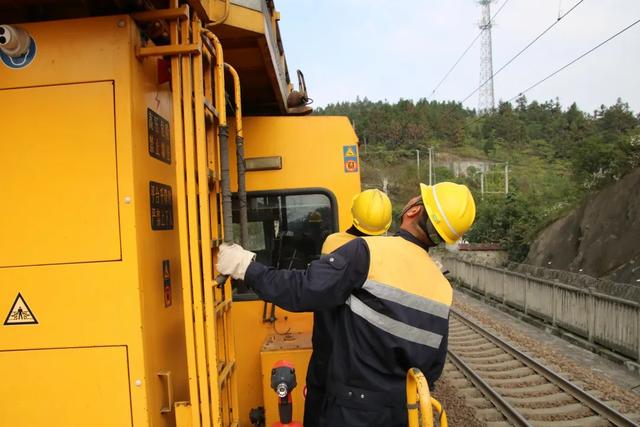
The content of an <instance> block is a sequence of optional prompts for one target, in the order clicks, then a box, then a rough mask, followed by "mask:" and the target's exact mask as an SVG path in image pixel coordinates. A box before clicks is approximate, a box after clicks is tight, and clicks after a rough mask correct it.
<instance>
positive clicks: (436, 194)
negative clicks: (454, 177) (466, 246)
mask: <svg viewBox="0 0 640 427" xmlns="http://www.w3.org/2000/svg"><path fill="white" fill-rule="evenodd" d="M420 195H421V196H422V203H424V207H425V209H426V210H427V215H428V216H429V219H430V220H431V223H432V224H433V226H434V227H435V229H436V231H437V232H438V234H439V235H440V237H442V239H443V240H444V241H445V242H447V243H454V242H455V241H457V240H458V239H460V237H462V235H463V234H464V233H466V232H467V230H469V228H471V225H472V224H473V220H474V219H475V217H476V203H475V202H474V201H473V196H472V195H471V191H469V188H467V186H466V185H461V184H455V183H453V182H439V183H438V184H436V185H425V184H420Z"/></svg>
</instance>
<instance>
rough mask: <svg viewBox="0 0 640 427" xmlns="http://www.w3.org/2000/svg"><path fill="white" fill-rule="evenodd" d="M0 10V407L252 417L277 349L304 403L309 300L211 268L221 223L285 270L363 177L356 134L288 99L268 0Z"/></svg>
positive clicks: (34, 0) (246, 421)
mask: <svg viewBox="0 0 640 427" xmlns="http://www.w3.org/2000/svg"><path fill="white" fill-rule="evenodd" d="M0 18H1V19H2V20H3V21H4V22H0V24H5V25H2V26H0V59H1V60H2V63H0V105H1V106H2V115H1V116H0V117H1V119H0V120H1V122H0V123H1V129H2V132H1V133H0V135H1V137H0V159H2V163H3V165H2V167H1V168H0V200H1V203H2V209H1V210H0V316H2V318H1V319H0V320H2V321H3V324H2V325H0V379H1V381H0V425H1V426H9V425H20V426H22V427H25V426H56V427H62V426H65V427H66V426H81V425H82V426H110V427H111V426H148V425H153V426H174V425H177V426H193V427H196V426H237V425H245V426H248V425H252V422H251V421H250V417H249V414H250V412H251V411H252V410H253V415H254V416H259V415H260V410H259V409H258V408H260V407H262V408H265V411H264V413H265V417H266V425H271V423H272V422H273V421H275V420H276V416H277V413H276V409H275V405H276V396H275V393H274V392H273V391H272V390H271V389H270V388H269V384H268V383H269V380H268V376H269V375H270V372H269V371H270V367H271V365H272V364H273V362H274V361H276V360H278V359H283V358H284V359H288V360H290V361H292V362H293V363H294V364H295V366H296V367H297V368H298V370H297V371H298V373H297V377H298V382H299V385H300V386H299V387H298V388H297V389H296V390H295V392H294V401H295V402H296V403H295V413H294V419H296V420H300V421H301V420H302V411H303V404H304V403H303V396H302V391H303V389H304V376H305V371H306V364H307V362H308V359H309V355H310V351H311V348H310V339H309V334H310V331H311V327H312V317H311V315H310V314H309V313H304V314H300V313H288V312H285V311H283V310H280V309H275V307H273V306H271V305H268V304H266V303H264V302H263V301H260V300H258V299H257V297H256V296H255V294H253V293H251V292H250V291H248V290H246V289H244V287H243V286H242V284H241V283H240V284H232V283H231V281H230V280H227V281H225V280H224V278H222V279H220V278H217V277H216V272H215V270H214V265H215V256H216V254H217V248H218V246H219V245H220V244H221V243H222V242H223V241H230V240H231V239H232V238H235V240H236V241H239V242H241V243H242V244H243V245H244V246H245V247H247V248H248V249H250V250H252V251H254V252H256V253H257V255H258V260H259V261H261V262H264V263H266V264H270V265H274V266H277V267H279V268H304V267H305V266H306V264H307V263H309V262H311V261H312V260H313V259H315V258H317V257H318V256H319V254H320V247H321V245H322V241H323V240H324V237H326V236H327V235H328V234H330V233H332V232H334V231H338V230H339V229H342V230H343V229H345V228H348V226H349V225H350V223H351V217H350V214H349V208H350V202H351V199H352V197H353V195H354V194H355V193H357V192H358V191H360V176H359V160H358V141H357V137H356V135H355V133H354V131H353V129H352V128H351V126H350V124H349V122H348V120H347V119H346V118H341V117H319V116H304V115H305V114H307V113H309V112H310V111H311V109H310V108H309V107H308V106H307V105H306V104H307V102H308V98H307V95H306V86H305V83H304V77H303V76H302V74H301V73H298V77H299V82H300V87H299V89H298V90H293V85H292V84H291V82H290V79H289V72H288V70H287V64H286V61H285V56H284V52H283V49H282V43H281V40H280V34H279V30H278V20H279V13H278V12H277V11H276V10H275V9H274V5H273V2H272V1H265V0H234V1H229V0H226V1H221V0H208V1H206V0H202V1H198V0H188V1H186V2H182V1H178V0H171V1H166V0H150V1H144V2H142V1H133V0H131V1H128V0H118V1H116V0H113V1H91V0H87V1H82V2H78V1H73V0H61V1H54V2H52V1H44V0H21V1H12V0H0ZM227 111H229V112H233V113H234V114H233V117H229V120H228V119H227ZM422 400H425V398H423V399H422ZM421 403H424V402H421ZM416 420H417V418H416Z"/></svg>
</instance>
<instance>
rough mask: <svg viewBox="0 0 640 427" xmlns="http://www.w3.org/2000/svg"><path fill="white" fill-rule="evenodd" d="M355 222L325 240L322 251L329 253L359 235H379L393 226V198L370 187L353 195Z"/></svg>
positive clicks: (352, 214)
mask: <svg viewBox="0 0 640 427" xmlns="http://www.w3.org/2000/svg"><path fill="white" fill-rule="evenodd" d="M351 216H352V218H353V222H352V225H351V227H350V228H349V229H348V230H347V231H343V232H339V233H333V234H331V235H330V236H329V237H327V239H326V240H325V241H324V244H323V245H322V253H323V254H328V253H330V252H333V251H334V250H336V249H337V248H339V247H340V246H342V245H344V244H345V243H347V242H349V241H350V240H352V239H355V238H356V237H359V236H379V235H381V234H384V233H386V232H387V230H389V227H390V226H391V219H392V215H391V200H389V197H388V196H387V195H386V194H385V193H383V192H382V191H380V190H377V189H370V190H364V191H363V192H361V193H358V194H356V195H355V196H353V200H352V202H351Z"/></svg>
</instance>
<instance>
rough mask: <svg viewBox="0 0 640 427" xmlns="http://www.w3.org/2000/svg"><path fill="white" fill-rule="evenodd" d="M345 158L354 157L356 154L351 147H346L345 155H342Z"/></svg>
mask: <svg viewBox="0 0 640 427" xmlns="http://www.w3.org/2000/svg"><path fill="white" fill-rule="evenodd" d="M344 155H345V157H355V155H356V153H355V151H354V150H353V147H351V146H349V147H347V151H346V153H344Z"/></svg>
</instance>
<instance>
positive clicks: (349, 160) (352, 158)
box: [342, 145, 358, 173]
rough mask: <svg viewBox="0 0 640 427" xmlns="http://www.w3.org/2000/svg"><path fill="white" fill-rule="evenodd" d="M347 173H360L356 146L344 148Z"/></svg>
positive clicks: (345, 146)
mask: <svg viewBox="0 0 640 427" xmlns="http://www.w3.org/2000/svg"><path fill="white" fill-rule="evenodd" d="M342 158H343V159H344V171H345V173H352V172H358V147H357V146H355V145H344V146H342Z"/></svg>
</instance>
